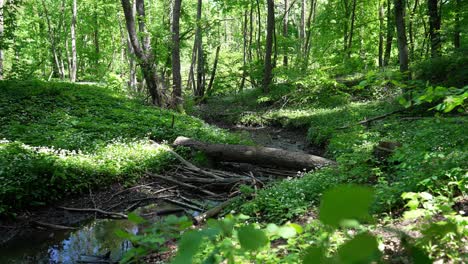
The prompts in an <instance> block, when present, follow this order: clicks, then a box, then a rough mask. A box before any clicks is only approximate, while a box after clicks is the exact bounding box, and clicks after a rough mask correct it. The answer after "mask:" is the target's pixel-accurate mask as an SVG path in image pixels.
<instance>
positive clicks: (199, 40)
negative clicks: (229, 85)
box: [195, 0, 205, 98]
mask: <svg viewBox="0 0 468 264" xmlns="http://www.w3.org/2000/svg"><path fill="white" fill-rule="evenodd" d="M201 16H202V0H198V4H197V32H196V36H195V37H196V45H195V46H196V49H197V87H196V93H195V96H196V97H200V98H201V97H203V96H204V95H205V62H204V54H203V36H202V29H201V25H200V23H201Z"/></svg>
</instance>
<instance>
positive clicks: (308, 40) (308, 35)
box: [304, 0, 317, 69]
mask: <svg viewBox="0 0 468 264" xmlns="http://www.w3.org/2000/svg"><path fill="white" fill-rule="evenodd" d="M316 4H317V1H316V0H311V1H310V11H309V17H308V18H307V33H306V42H305V46H304V53H305V58H304V69H306V68H307V67H308V65H309V56H310V49H311V46H312V44H311V36H312V27H311V25H312V22H313V21H314V20H315V19H314V17H315V7H316Z"/></svg>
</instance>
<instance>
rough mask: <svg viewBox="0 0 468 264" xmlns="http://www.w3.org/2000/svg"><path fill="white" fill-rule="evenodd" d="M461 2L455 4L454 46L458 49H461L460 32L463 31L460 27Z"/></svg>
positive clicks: (457, 0)
mask: <svg viewBox="0 0 468 264" xmlns="http://www.w3.org/2000/svg"><path fill="white" fill-rule="evenodd" d="M460 2H461V0H456V2H455V9H456V13H455V30H454V34H453V46H454V47H455V48H456V49H459V48H460V31H461V25H460V13H461V3H460Z"/></svg>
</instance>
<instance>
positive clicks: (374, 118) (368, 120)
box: [337, 109, 403, 129]
mask: <svg viewBox="0 0 468 264" xmlns="http://www.w3.org/2000/svg"><path fill="white" fill-rule="evenodd" d="M401 112H403V109H400V110H396V111H393V112H390V113H386V114H383V115H379V116H376V117H373V118H369V119H364V120H362V121H360V122H358V123H357V124H358V125H365V124H367V123H370V122H373V121H377V120H380V119H384V118H386V117H387V116H390V115H393V114H397V113H401ZM351 126H352V125H347V126H342V127H339V128H337V129H346V128H349V127H351Z"/></svg>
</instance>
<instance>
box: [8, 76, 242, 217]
mask: <svg viewBox="0 0 468 264" xmlns="http://www.w3.org/2000/svg"><path fill="white" fill-rule="evenodd" d="M173 117H174V120H175V121H174V127H172V118H173ZM178 135H184V136H188V137H193V138H198V139H202V140H205V141H211V142H225V143H236V142H240V138H239V137H238V136H234V135H232V134H228V133H226V132H224V131H222V130H220V129H216V128H213V127H210V126H208V125H206V124H205V123H203V122H202V121H200V120H197V119H195V118H192V117H189V116H186V115H182V114H178V113H175V112H171V111H167V110H161V109H156V108H153V107H150V106H144V105H141V104H140V103H139V102H137V101H135V100H131V99H128V98H127V97H126V96H125V95H124V94H123V93H121V92H118V91H116V90H114V89H111V88H104V87H97V86H84V85H72V84H67V83H43V82H37V81H31V82H12V81H5V82H0V138H3V139H4V140H3V141H2V142H0V165H1V168H2V169H1V170H0V179H1V181H0V213H6V212H13V210H14V209H18V208H23V207H26V206H30V205H35V204H43V203H45V202H49V201H52V200H57V199H60V198H63V197H64V196H65V195H69V194H72V193H77V192H80V191H83V190H86V189H87V188H93V187H96V186H105V185H107V184H109V183H113V182H116V181H121V182H127V183H129V182H133V181H135V180H136V179H138V178H139V177H141V175H143V172H144V171H145V170H160V169H162V168H164V167H165V166H167V165H168V164H169V163H171V162H174V159H173V158H172V157H170V155H168V154H167V153H166V152H165V151H164V150H162V149H158V148H155V147H154V146H152V144H151V141H149V139H151V140H156V141H163V140H167V141H172V140H174V139H175V137H177V136H178Z"/></svg>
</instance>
